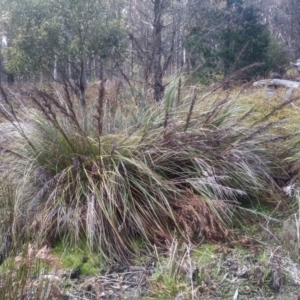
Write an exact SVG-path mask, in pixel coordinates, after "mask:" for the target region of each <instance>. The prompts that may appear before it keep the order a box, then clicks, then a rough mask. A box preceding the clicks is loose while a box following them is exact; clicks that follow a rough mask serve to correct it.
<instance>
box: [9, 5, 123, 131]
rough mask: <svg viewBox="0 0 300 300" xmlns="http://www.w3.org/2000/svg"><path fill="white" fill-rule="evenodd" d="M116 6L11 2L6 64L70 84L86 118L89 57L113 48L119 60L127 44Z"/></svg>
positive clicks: (17, 70) (100, 56) (98, 56)
mask: <svg viewBox="0 0 300 300" xmlns="http://www.w3.org/2000/svg"><path fill="white" fill-rule="evenodd" d="M113 5H114V1H106V0H89V1H85V0H50V1H44V0H12V1H7V2H6V9H7V11H8V15H9V22H8V27H10V30H11V31H12V32H13V33H14V34H13V38H12V39H11V40H10V43H9V47H7V49H6V54H7V68H8V69H9V70H10V72H13V73H14V74H25V75H30V76H32V75H35V74H40V73H41V72H42V73H43V74H46V75H47V76H49V77H50V78H52V79H54V80H56V81H59V82H62V81H63V82H65V83H67V84H69V86H70V87H71V88H73V90H74V91H76V92H77V94H78V96H79V99H80V104H81V108H82V114H83V117H84V119H85V115H86V100H85V89H86V77H87V66H88V65H89V62H90V61H91V60H98V61H100V62H102V61H104V60H105V59H107V58H108V57H109V56H110V55H111V54H112V53H113V55H114V59H117V58H118V57H119V56H120V53H121V51H122V48H123V42H122V41H123V37H124V33H123V32H124V30H123V28H122V22H121V19H120V16H119V15H118V14H117V12H118V10H115V9H113V7H112V6H113ZM90 65H91V64H90ZM94 67H95V64H94ZM99 68H101V65H100V67H99ZM84 124H85V125H84V128H85V130H86V122H85V121H84Z"/></svg>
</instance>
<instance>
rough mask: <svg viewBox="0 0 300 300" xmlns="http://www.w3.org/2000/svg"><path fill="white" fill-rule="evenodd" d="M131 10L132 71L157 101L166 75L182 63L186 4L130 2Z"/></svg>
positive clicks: (169, 0)
mask: <svg viewBox="0 0 300 300" xmlns="http://www.w3.org/2000/svg"><path fill="white" fill-rule="evenodd" d="M127 7H128V9H127V11H126V12H127V22H128V28H129V30H130V33H129V39H130V48H129V50H130V51H129V52H130V71H131V73H132V75H133V77H135V78H136V79H137V80H140V81H142V82H143V85H144V90H145V93H147V91H148V90H149V89H151V90H152V92H153V99H154V100H155V101H160V100H161V99H162V97H163V94H164V88H165V83H164V77H165V75H166V72H167V71H168V70H169V67H170V66H171V65H172V64H173V65H175V66H176V67H178V66H180V64H181V63H180V61H181V58H180V54H181V53H182V52H180V51H181V48H182V45H183V43H182V38H181V34H182V23H183V19H184V18H183V13H184V7H185V3H182V1H174V0H152V1H149V0H130V1H129V3H128V6H127ZM176 60H177V61H176ZM173 71H174V69H173ZM141 74H142V75H141Z"/></svg>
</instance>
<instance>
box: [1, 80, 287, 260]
mask: <svg viewBox="0 0 300 300" xmlns="http://www.w3.org/2000/svg"><path fill="white" fill-rule="evenodd" d="M26 99H29V100H27V101H29V103H26V105H25V104H24V103H22V102H21V101H20V98H19V97H16V96H15V94H12V93H9V92H8V91H4V90H2V99H1V101H2V105H1V108H0V113H1V115H2V118H3V122H2V123H1V130H2V132H3V136H2V139H6V140H7V141H8V142H7V143H6V144H5V146H4V145H3V146H2V145H1V147H2V148H1V149H2V152H3V155H4V156H3V160H2V162H1V170H2V172H1V182H3V186H4V187H3V189H2V191H5V190H7V189H11V190H13V191H14V192H13V207H14V209H13V212H12V214H13V217H12V221H11V222H10V229H11V231H12V233H13V236H14V237H15V238H16V237H18V241H19V240H20V239H19V237H24V238H25V237H27V238H29V239H35V240H38V242H40V243H45V242H46V243H49V244H51V245H55V243H56V242H57V241H60V242H62V243H66V244H71V245H74V244H77V243H79V242H82V241H86V243H87V244H88V246H89V247H90V249H91V250H92V251H98V252H101V253H102V254H103V256H104V257H106V258H114V259H120V258H128V257H130V255H131V254H133V253H134V251H135V248H136V247H137V244H138V241H140V240H142V241H143V244H144V245H145V247H147V246H148V247H151V246H152V245H153V244H155V245H161V246H163V245H164V244H165V243H166V241H169V242H170V241H172V240H173V237H174V235H175V236H177V237H181V238H183V239H185V240H188V241H194V242H197V241H200V240H201V239H202V238H206V239H210V240H223V239H226V238H228V237H229V236H230V227H231V217H232V215H233V213H234V210H235V208H236V207H239V206H240V205H248V206H249V205H250V206H251V204H253V203H258V202H259V203H261V202H267V203H273V204H275V205H277V204H279V203H281V202H282V201H283V197H281V196H282V195H281V192H280V189H279V187H278V186H277V184H276V182H275V180H274V178H276V176H277V175H278V174H281V173H282V172H283V170H282V168H281V167H280V166H279V163H278V160H277V157H276V155H275V154H274V153H273V152H272V151H271V150H272V149H273V145H274V141H276V140H279V137H277V136H275V135H274V133H272V132H270V131H269V129H270V127H271V125H270V123H268V120H267V119H266V118H264V119H263V120H262V122H258V121H254V122H252V124H251V121H249V122H248V120H249V119H250V120H251V118H249V116H250V115H251V114H252V113H253V109H251V110H249V111H248V112H247V111H244V110H243V108H242V107H240V106H239V105H238V104H237V102H236V98H235V97H230V96H228V95H227V96H220V94H217V93H208V94H204V93H203V92H201V91H198V90H196V89H193V91H192V92H191V94H190V95H189V94H188V95H187V97H186V98H184V99H180V97H177V96H176V89H175V87H174V86H173V87H172V85H171V86H170V90H169V91H167V92H166V99H165V100H164V101H163V102H162V103H160V104H158V105H153V104H152V105H148V106H147V107H143V108H140V107H136V106H134V105H133V104H132V107H133V108H132V109H128V106H127V105H128V104H126V103H125V102H121V103H119V104H118V105H117V107H114V112H113V114H112V113H111V112H109V111H108V110H107V105H106V102H105V93H104V87H103V85H101V84H100V87H99V96H98V98H97V103H96V104H95V105H91V112H90V113H89V119H88V121H89V124H88V126H87V128H88V132H86V131H85V130H83V129H82V126H81V123H82V122H81V119H80V116H78V114H77V108H76V105H75V103H74V101H73V99H72V96H71V94H70V93H69V91H68V89H67V87H65V88H64V89H63V91H62V92H58V90H57V89H54V88H53V87H48V88H47V89H44V90H38V89H33V90H32V91H31V92H30V95H29V92H27V94H26ZM123 107H125V108H126V109H122V108H123ZM120 120H126V121H124V122H121V123H120ZM249 123H250V124H249ZM273 124H274V123H273ZM0 196H1V201H3V199H4V198H5V195H4V194H2V195H0ZM37 237H38V239H37Z"/></svg>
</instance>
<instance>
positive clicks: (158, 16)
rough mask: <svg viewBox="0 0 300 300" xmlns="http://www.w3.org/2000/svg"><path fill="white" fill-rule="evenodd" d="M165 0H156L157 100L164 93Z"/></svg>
mask: <svg viewBox="0 0 300 300" xmlns="http://www.w3.org/2000/svg"><path fill="white" fill-rule="evenodd" d="M163 6H164V0H155V1H154V24H153V27H154V29H153V90H154V91H153V96H154V100H155V101H160V100H161V99H162V97H163V94H164V86H163V80H162V79H163V74H162V66H161V57H162V40H161V32H162V29H163V24H162V19H161V17H162V12H163Z"/></svg>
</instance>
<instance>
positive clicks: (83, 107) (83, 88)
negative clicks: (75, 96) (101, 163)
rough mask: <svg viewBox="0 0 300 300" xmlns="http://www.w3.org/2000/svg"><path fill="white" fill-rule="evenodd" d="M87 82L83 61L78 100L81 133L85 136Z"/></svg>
mask: <svg viewBox="0 0 300 300" xmlns="http://www.w3.org/2000/svg"><path fill="white" fill-rule="evenodd" d="M86 86H87V81H86V71H85V66H84V61H83V59H82V60H81V66H80V79H79V100H80V106H81V112H82V121H83V131H84V133H85V134H87V115H86V113H87V112H86V96H85V91H86Z"/></svg>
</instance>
